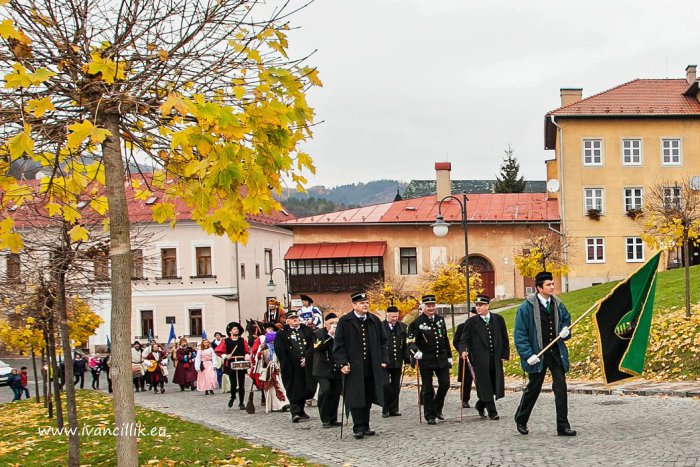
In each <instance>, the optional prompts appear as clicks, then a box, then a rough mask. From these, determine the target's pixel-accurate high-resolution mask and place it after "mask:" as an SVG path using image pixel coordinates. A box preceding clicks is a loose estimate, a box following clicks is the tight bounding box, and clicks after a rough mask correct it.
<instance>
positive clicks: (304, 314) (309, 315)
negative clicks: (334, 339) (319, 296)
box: [297, 295, 323, 331]
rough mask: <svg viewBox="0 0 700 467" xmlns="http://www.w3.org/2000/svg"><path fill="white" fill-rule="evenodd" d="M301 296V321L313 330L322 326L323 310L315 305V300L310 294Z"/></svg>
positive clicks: (299, 311)
mask: <svg viewBox="0 0 700 467" xmlns="http://www.w3.org/2000/svg"><path fill="white" fill-rule="evenodd" d="M299 298H301V308H299V310H298V311H297V313H298V315H299V321H301V323H302V324H303V325H304V326H306V327H308V328H310V329H311V330H312V331H313V330H316V329H318V328H320V327H321V325H322V324H323V314H322V313H321V310H319V309H318V308H316V307H315V306H314V305H313V303H314V301H313V299H312V298H311V297H309V296H308V295H299Z"/></svg>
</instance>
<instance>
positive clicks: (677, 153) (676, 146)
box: [661, 138, 681, 165]
mask: <svg viewBox="0 0 700 467" xmlns="http://www.w3.org/2000/svg"><path fill="white" fill-rule="evenodd" d="M661 163H662V164H663V165H680V164H681V140H680V139H679V138H676V139H662V140H661Z"/></svg>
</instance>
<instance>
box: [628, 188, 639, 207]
mask: <svg viewBox="0 0 700 467" xmlns="http://www.w3.org/2000/svg"><path fill="white" fill-rule="evenodd" d="M630 209H642V189H641V188H625V212H626V211H629V210H630Z"/></svg>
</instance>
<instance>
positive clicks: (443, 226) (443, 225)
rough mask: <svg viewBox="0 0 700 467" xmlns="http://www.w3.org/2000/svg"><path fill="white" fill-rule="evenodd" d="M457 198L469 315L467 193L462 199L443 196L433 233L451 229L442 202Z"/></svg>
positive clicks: (438, 234) (443, 234)
mask: <svg viewBox="0 0 700 467" xmlns="http://www.w3.org/2000/svg"><path fill="white" fill-rule="evenodd" d="M448 199H449V200H455V201H457V203H459V207H460V208H461V209H462V229H464V266H465V272H464V275H465V276H466V278H467V316H468V315H469V305H470V302H471V296H470V294H469V238H468V236H467V201H469V199H468V198H467V194H466V193H462V199H461V200H460V199H459V198H457V197H456V196H453V195H448V196H445V197H444V198H442V199H441V200H440V202H439V204H438V215H437V218H436V219H435V223H434V224H432V227H433V233H434V234H435V236H436V237H444V236H445V235H447V231H448V230H449V227H450V226H449V224H448V223H447V222H445V221H444V219H443V217H442V203H443V202H445V201H446V200H448Z"/></svg>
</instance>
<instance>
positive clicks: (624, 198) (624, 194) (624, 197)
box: [622, 186, 644, 213]
mask: <svg viewBox="0 0 700 467" xmlns="http://www.w3.org/2000/svg"><path fill="white" fill-rule="evenodd" d="M627 190H639V205H638V206H637V205H633V206H632V207H628V205H627V199H628V198H629V199H631V200H633V199H636V198H637V196H636V195H632V196H629V197H628V196H627ZM642 206H644V188H642V187H640V186H626V187H624V188H623V189H622V212H623V213H626V212H627V211H629V210H630V209H642Z"/></svg>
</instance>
